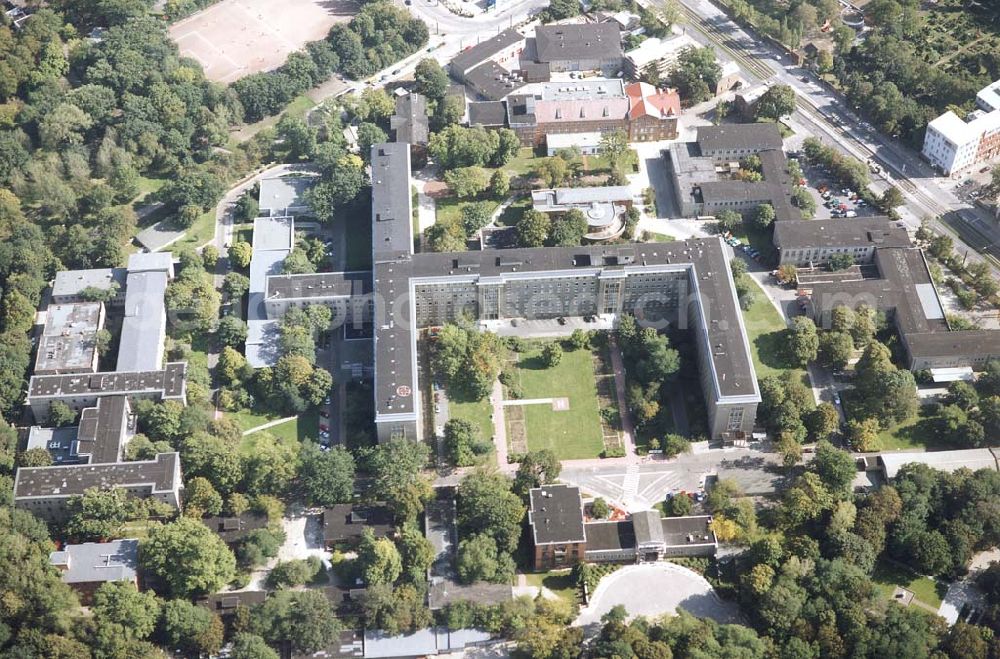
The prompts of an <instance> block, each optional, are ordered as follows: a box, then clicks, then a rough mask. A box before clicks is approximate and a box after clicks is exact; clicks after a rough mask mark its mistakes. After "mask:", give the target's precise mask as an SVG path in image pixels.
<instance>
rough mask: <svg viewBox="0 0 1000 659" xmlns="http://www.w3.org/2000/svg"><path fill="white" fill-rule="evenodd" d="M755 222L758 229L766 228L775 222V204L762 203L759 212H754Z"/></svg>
mask: <svg viewBox="0 0 1000 659" xmlns="http://www.w3.org/2000/svg"><path fill="white" fill-rule="evenodd" d="M752 221H753V224H754V226H756V227H757V228H758V229H766V228H767V227H769V226H771V223H772V222H774V206H772V205H771V204H761V205H760V206H758V207H757V212H756V213H754V214H753V219H752Z"/></svg>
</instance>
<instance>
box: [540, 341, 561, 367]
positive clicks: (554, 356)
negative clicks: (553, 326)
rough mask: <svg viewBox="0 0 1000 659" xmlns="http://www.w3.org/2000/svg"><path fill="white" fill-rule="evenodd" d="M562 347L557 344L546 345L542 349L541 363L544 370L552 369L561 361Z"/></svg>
mask: <svg viewBox="0 0 1000 659" xmlns="http://www.w3.org/2000/svg"><path fill="white" fill-rule="evenodd" d="M562 355H563V351H562V346H560V345H559V344H558V343H546V344H545V347H544V348H542V363H543V364H545V367H546V368H554V367H556V366H558V365H559V362H561V361H562Z"/></svg>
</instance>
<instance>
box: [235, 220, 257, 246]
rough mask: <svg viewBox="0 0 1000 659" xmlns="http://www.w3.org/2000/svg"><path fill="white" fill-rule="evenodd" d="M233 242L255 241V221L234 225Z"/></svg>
mask: <svg viewBox="0 0 1000 659" xmlns="http://www.w3.org/2000/svg"><path fill="white" fill-rule="evenodd" d="M233 242H234V243H238V242H245V243H251V244H252V243H253V222H246V223H244V224H237V225H235V226H233Z"/></svg>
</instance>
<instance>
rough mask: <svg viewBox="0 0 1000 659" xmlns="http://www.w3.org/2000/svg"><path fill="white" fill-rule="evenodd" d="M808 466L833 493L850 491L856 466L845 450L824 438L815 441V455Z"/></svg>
mask: <svg viewBox="0 0 1000 659" xmlns="http://www.w3.org/2000/svg"><path fill="white" fill-rule="evenodd" d="M809 466H810V468H811V469H812V470H813V471H815V472H816V474H817V475H818V476H819V477H820V478H821V479H822V480H823V483H824V484H825V485H826V486H827V487H828V488H829V489H830V491H831V492H832V493H834V494H835V495H837V496H846V495H847V494H848V493H849V492H850V491H851V483H852V482H854V475H855V474H856V473H857V467H855V466H854V459H853V458H852V457H851V454H850V453H848V452H847V451H842V450H841V449H838V448H837V447H835V446H834V445H833V444H831V443H830V442H828V441H825V440H823V441H820V442H817V444H816V457H815V458H813V461H812V462H811V463H810V465H809Z"/></svg>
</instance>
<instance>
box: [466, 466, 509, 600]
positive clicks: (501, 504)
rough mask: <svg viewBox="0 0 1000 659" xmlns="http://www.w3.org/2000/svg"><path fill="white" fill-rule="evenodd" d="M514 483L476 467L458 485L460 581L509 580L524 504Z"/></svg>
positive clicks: (505, 477)
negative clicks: (517, 493)
mask: <svg viewBox="0 0 1000 659" xmlns="http://www.w3.org/2000/svg"><path fill="white" fill-rule="evenodd" d="M513 486H514V482H513V481H511V480H510V479H509V478H508V477H507V476H504V475H503V474H500V473H497V472H490V471H485V470H482V469H481V470H477V471H475V472H473V473H472V474H469V475H468V476H466V477H465V479H463V480H462V483H461V485H460V486H459V488H458V526H459V535H460V537H461V538H462V541H461V542H460V543H459V546H458V573H459V577H460V578H461V579H462V580H463V581H467V582H472V581H477V580H485V581H495V582H497V583H509V582H510V580H511V579H512V578H513V577H514V560H513V558H511V554H512V553H513V551H514V550H515V549H516V548H517V543H518V538H519V537H520V535H521V520H522V519H523V518H524V514H525V506H524V504H523V503H522V502H521V499H520V497H518V496H517V495H516V494H515V493H514V491H513Z"/></svg>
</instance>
